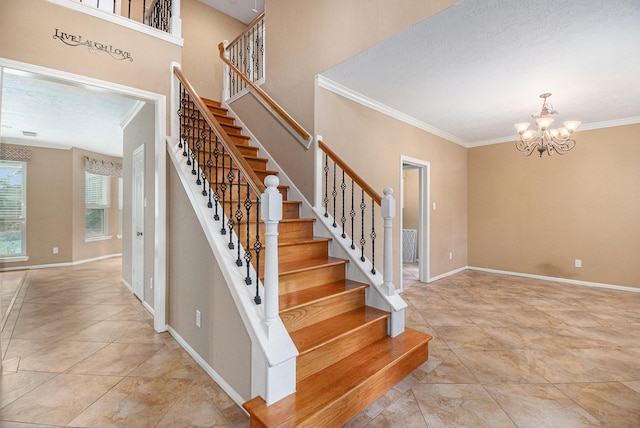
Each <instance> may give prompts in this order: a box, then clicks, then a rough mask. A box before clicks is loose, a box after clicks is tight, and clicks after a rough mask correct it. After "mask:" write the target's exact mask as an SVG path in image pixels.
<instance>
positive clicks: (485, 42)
mask: <svg viewBox="0 0 640 428" xmlns="http://www.w3.org/2000/svg"><path fill="white" fill-rule="evenodd" d="M321 74H322V76H323V77H326V78H328V79H329V81H330V82H335V83H337V84H338V85H340V86H342V87H346V88H348V89H349V90H350V91H354V92H355V93H356V96H363V98H365V99H368V100H373V102H375V103H379V104H381V105H383V106H385V108H389V109H390V110H392V111H394V110H395V111H396V112H399V113H400V114H402V115H405V116H409V117H411V118H412V119H415V121H417V122H419V123H421V124H423V125H424V126H425V129H430V130H435V131H436V133H440V134H441V135H442V136H448V137H449V139H450V140H452V141H455V142H458V143H460V144H462V145H465V146H468V147H470V146H475V145H482V144H489V143H496V142H504V141H513V140H514V136H515V134H514V128H513V124H515V123H517V122H523V121H532V119H531V115H532V114H538V113H539V112H540V108H541V106H542V100H541V99H540V98H539V95H540V94H542V93H544V92H551V93H552V94H553V96H552V97H551V98H549V102H551V104H553V106H554V107H555V109H556V110H557V111H558V112H559V114H558V116H556V118H555V119H556V121H557V122H556V123H559V122H562V121H563V120H570V119H573V120H579V121H581V122H582V123H583V125H582V127H581V128H580V129H589V127H590V126H591V127H592V128H595V127H600V126H603V125H614V124H617V123H622V122H625V121H621V119H629V118H631V119H629V120H627V121H626V122H640V1H638V0H606V1H602V0H564V1H557V0H528V1H515V0H463V1H461V2H459V3H457V4H456V5H454V6H453V7H451V8H449V9H446V10H444V11H443V12H441V13H439V14H437V15H435V16H433V17H431V18H429V19H427V20H425V21H423V22H421V23H419V24H417V25H416V26H414V27H412V28H409V29H408V30H406V31H404V32H401V33H399V34H397V35H396V36H394V37H392V38H390V39H388V40H385V41H383V42H382V43H380V44H378V45H376V46H374V47H372V48H370V49H368V50H366V51H363V52H361V53H360V54H358V55H356V56H354V57H352V58H350V59H348V60H346V61H345V62H343V63H341V64H338V65H336V66H335V67H333V68H331V69H329V70H327V71H325V72H323V73H321ZM602 122H605V123H602Z"/></svg>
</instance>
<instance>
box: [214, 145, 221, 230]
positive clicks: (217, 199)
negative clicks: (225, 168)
mask: <svg viewBox="0 0 640 428" xmlns="http://www.w3.org/2000/svg"><path fill="white" fill-rule="evenodd" d="M214 135H215V139H216V146H215V148H214V149H213V158H214V163H215V171H216V173H215V174H216V179H215V184H216V187H215V191H214V192H213V201H214V202H215V212H214V214H213V219H214V220H216V221H218V220H220V214H218V202H220V181H219V179H218V172H219V171H218V168H219V165H218V158H219V157H220V141H218V135H217V134H214Z"/></svg>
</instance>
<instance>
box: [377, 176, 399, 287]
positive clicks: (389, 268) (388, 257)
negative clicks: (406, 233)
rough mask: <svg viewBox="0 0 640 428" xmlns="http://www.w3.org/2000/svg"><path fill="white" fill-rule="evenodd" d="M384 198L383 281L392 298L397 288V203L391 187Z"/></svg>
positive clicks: (382, 209)
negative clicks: (395, 269)
mask: <svg viewBox="0 0 640 428" xmlns="http://www.w3.org/2000/svg"><path fill="white" fill-rule="evenodd" d="M383 192H384V197H383V198H382V201H381V203H380V213H381V215H382V218H384V249H383V252H382V260H383V269H384V270H383V272H382V280H383V283H382V285H383V287H384V289H385V291H386V293H387V296H391V295H393V294H394V293H395V292H396V287H395V285H394V284H393V242H392V237H393V231H392V227H393V218H394V217H395V216H396V201H395V199H393V189H392V188H391V187H385V189H384V191H383Z"/></svg>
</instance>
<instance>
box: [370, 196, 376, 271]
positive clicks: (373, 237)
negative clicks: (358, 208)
mask: <svg viewBox="0 0 640 428" xmlns="http://www.w3.org/2000/svg"><path fill="white" fill-rule="evenodd" d="M375 209H376V204H375V201H374V200H373V198H371V234H370V235H369V236H370V237H371V273H372V274H374V275H375V274H376V215H375Z"/></svg>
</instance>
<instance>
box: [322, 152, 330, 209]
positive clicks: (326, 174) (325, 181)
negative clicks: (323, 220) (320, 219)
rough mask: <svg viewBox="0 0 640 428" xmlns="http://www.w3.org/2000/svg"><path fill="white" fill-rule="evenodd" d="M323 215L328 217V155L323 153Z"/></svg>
mask: <svg viewBox="0 0 640 428" xmlns="http://www.w3.org/2000/svg"><path fill="white" fill-rule="evenodd" d="M323 202H324V216H325V217H329V155H327V154H326V153H325V154H324V199H323Z"/></svg>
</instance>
